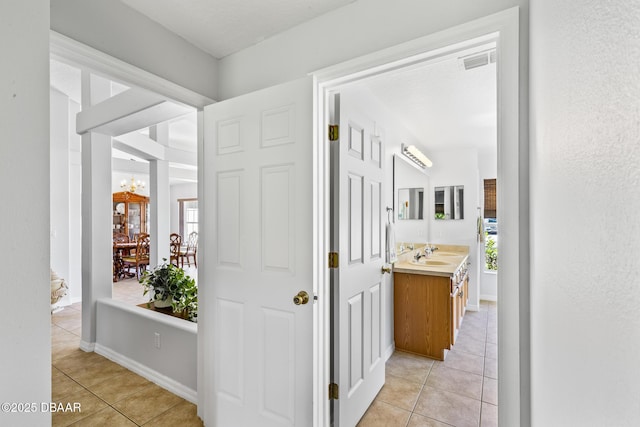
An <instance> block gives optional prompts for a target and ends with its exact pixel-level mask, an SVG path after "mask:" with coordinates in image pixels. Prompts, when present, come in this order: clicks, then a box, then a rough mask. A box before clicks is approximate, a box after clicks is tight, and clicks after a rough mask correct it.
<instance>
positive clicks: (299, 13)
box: [51, 0, 497, 159]
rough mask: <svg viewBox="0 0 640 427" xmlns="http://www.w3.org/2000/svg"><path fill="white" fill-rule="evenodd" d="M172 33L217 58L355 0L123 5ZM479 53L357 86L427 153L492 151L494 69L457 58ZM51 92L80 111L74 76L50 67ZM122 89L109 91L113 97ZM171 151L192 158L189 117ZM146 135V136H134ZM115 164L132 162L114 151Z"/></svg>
mask: <svg viewBox="0 0 640 427" xmlns="http://www.w3.org/2000/svg"><path fill="white" fill-rule="evenodd" d="M121 1H122V2H123V3H124V4H126V5H129V6H130V7H132V8H135V9H136V10H138V11H139V12H141V13H143V14H145V15H147V16H148V17H149V18H151V19H153V20H155V21H157V22H159V23H160V24H162V25H163V26H165V27H166V28H168V29H169V30H171V31H174V32H176V33H177V34H179V35H180V36H182V37H183V38H185V39H187V40H188V41H190V42H192V43H193V44H195V45H197V46H199V47H201V48H202V49H204V50H206V51H208V52H210V53H211V54H212V55H214V56H216V57H223V56H225V55H228V54H230V53H232V52H236V51H238V50H240V49H243V48H246V47H248V46H250V45H252V44H255V43H257V42H259V41H260V40H262V39H264V38H266V37H270V36H273V35H274V34H277V33H278V32H282V31H285V30H286V29H288V28H290V27H292V26H295V25H297V24H300V23H301V22H303V21H305V20H309V19H312V18H313V17H314V16H317V15H320V14H323V13H326V12H328V11H329V10H332V9H335V8H337V7H341V6H343V5H345V4H348V3H351V2H352V1H353V0H242V1H239V0H191V1H188V2H184V1H181V0H121ZM491 47H492V46H486V45H485V46H479V47H475V48H473V49H469V50H467V51H464V52H460V53H457V54H456V55H453V56H449V57H445V58H440V59H438V60H437V61H435V62H431V63H427V64H424V65H421V66H414V67H411V68H408V69H403V70H400V71H394V72H393V73H389V74H385V75H381V76H378V77H375V78H372V79H368V80H366V81H364V82H361V83H359V84H360V85H362V86H364V87H365V89H366V90H368V91H370V92H371V93H372V94H373V95H374V96H375V97H377V98H378V99H379V100H380V101H381V102H382V103H383V104H384V105H386V106H387V107H388V109H389V111H392V112H393V113H395V115H396V117H397V119H399V120H400V121H401V122H402V123H404V125H405V126H406V127H407V128H408V129H409V130H410V131H411V132H412V133H413V134H414V135H415V136H416V138H417V139H418V140H419V141H421V146H422V148H424V149H425V151H426V152H427V153H430V152H433V151H437V150H451V149H459V148H478V149H484V148H491V149H495V147H496V140H497V134H496V132H497V131H496V111H497V102H496V67H495V63H493V64H489V65H486V66H483V67H478V68H474V69H471V70H465V69H464V67H463V65H462V62H461V60H460V57H464V56H467V55H471V54H474V53H477V52H479V51H483V50H484V51H486V50H487V49H488V48H491ZM51 86H52V87H54V88H56V89H57V90H59V91H61V92H63V93H65V94H67V95H68V96H69V97H70V98H71V99H73V100H74V101H76V102H78V103H80V70H79V69H77V68H75V67H73V66H70V65H67V64H64V63H61V62H58V61H55V60H52V61H51ZM126 89H128V88H127V87H126V86H124V85H121V84H118V83H116V82H113V83H112V92H113V93H114V94H115V93H119V92H122V91H124V90H126ZM169 129H170V130H169V131H170V145H171V146H172V147H174V148H178V149H182V150H188V151H196V135H197V119H196V113H195V111H194V112H193V114H189V115H186V116H182V117H178V118H176V119H174V120H172V121H171V122H170V125H169ZM139 132H140V133H143V134H148V131H147V129H142V130H140V131H139ZM114 157H121V158H126V159H129V158H131V155H129V154H126V153H118V152H117V150H116V151H114Z"/></svg>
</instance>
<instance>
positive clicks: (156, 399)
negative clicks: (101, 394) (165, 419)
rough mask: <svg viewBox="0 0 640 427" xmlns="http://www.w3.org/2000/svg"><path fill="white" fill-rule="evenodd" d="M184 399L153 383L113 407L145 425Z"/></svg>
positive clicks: (137, 422)
mask: <svg viewBox="0 0 640 427" xmlns="http://www.w3.org/2000/svg"><path fill="white" fill-rule="evenodd" d="M183 400H184V399H182V398H180V397H178V396H176V395H174V394H172V393H169V392H168V391H167V390H165V389H163V388H161V387H159V386H157V385H155V384H151V385H148V386H146V387H144V388H143V389H142V390H140V391H138V392H137V393H135V394H132V395H130V396H128V397H127V398H126V399H123V400H121V401H119V402H117V403H115V404H113V407H114V408H115V409H117V410H118V411H119V412H121V413H122V414H123V415H125V416H126V417H127V418H129V419H131V420H132V421H133V422H135V423H136V424H139V425H143V424H145V423H147V422H148V421H150V420H152V419H154V418H156V417H157V416H158V415H160V414H162V413H163V412H165V411H167V410H169V409H171V408H172V407H174V406H176V405H177V404H178V403H180V402H182V401H183Z"/></svg>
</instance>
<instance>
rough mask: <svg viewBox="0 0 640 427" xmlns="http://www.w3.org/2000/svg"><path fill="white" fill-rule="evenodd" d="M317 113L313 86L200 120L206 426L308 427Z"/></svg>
mask: <svg viewBox="0 0 640 427" xmlns="http://www.w3.org/2000/svg"><path fill="white" fill-rule="evenodd" d="M312 102H313V92H312V80H311V79H310V78H305V79H301V80H297V81H294V82H291V83H287V84H283V85H280V86H276V87H272V88H269V89H264V90H261V91H258V92H254V93H251V94H248V95H243V96H240V97H238V98H234V99H230V100H227V101H223V102H220V103H217V104H213V105H210V106H208V107H206V108H205V110H204V116H205V118H204V135H205V137H204V148H203V156H204V182H203V185H204V193H203V194H204V196H205V197H204V200H203V201H202V203H204V204H205V206H204V213H205V218H202V222H203V225H204V227H205V229H204V230H205V233H204V235H205V239H206V248H207V249H206V251H205V254H204V259H202V260H201V264H205V263H206V266H204V269H205V272H206V276H205V278H206V282H202V281H201V282H200V283H199V286H201V287H206V292H204V293H203V294H204V295H205V300H204V301H201V305H202V306H203V309H204V310H206V313H203V314H204V320H205V322H204V324H202V325H199V326H200V327H203V330H204V334H205V338H204V346H205V348H204V371H205V384H204V389H205V398H204V402H205V405H206V407H205V409H204V415H205V423H206V425H208V426H222V427H226V426H310V425H312V404H313V393H312V391H313V380H312V363H313V356H312V344H313V341H312V337H313V329H312V327H313V323H312V322H313V319H312V313H313V307H312V306H313V292H312V286H313V279H312V256H313V253H312V249H313V248H312V226H313V224H312V147H313V138H312V119H313V117H312V112H313V104H312ZM300 291H304V292H306V293H307V294H308V295H309V299H310V301H309V302H308V303H306V304H300V305H296V304H294V301H293V298H294V296H296V295H297V294H298V293H299V292H300Z"/></svg>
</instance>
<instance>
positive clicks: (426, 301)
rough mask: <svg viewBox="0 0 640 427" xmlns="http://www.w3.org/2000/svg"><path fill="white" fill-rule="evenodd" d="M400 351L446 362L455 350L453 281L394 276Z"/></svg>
mask: <svg viewBox="0 0 640 427" xmlns="http://www.w3.org/2000/svg"><path fill="white" fill-rule="evenodd" d="M393 277H394V279H393V280H394V302H393V306H394V307H393V308H394V312H393V320H394V338H395V345H396V349H398V350H404V351H407V352H410V353H416V354H422V355H425V356H428V357H432V358H434V359H438V360H444V356H445V350H448V349H449V348H450V347H451V344H452V342H451V340H452V338H451V337H452V333H454V329H453V328H454V325H453V324H452V321H451V320H452V313H453V307H452V299H451V298H452V295H451V278H449V277H441V276H427V275H421V274H409V273H397V272H396V273H394V275H393Z"/></svg>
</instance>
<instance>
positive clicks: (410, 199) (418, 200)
mask: <svg viewBox="0 0 640 427" xmlns="http://www.w3.org/2000/svg"><path fill="white" fill-rule="evenodd" d="M398 219H424V188H399V189H398Z"/></svg>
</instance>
